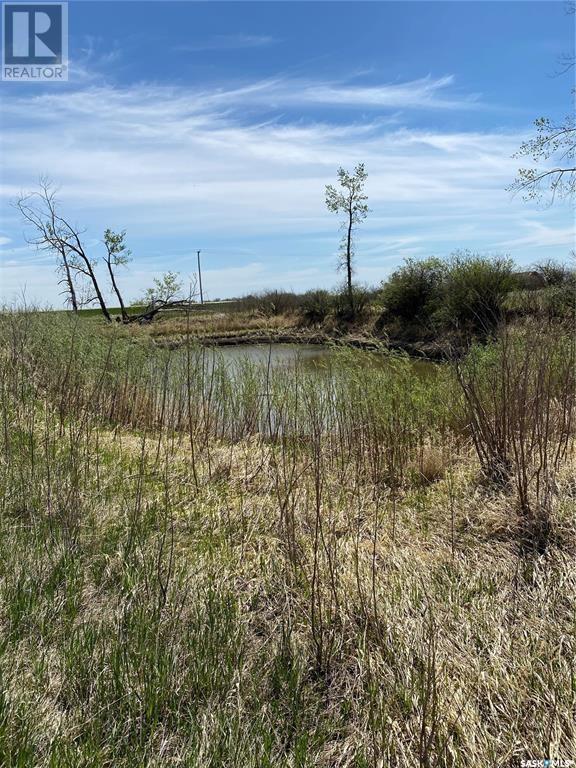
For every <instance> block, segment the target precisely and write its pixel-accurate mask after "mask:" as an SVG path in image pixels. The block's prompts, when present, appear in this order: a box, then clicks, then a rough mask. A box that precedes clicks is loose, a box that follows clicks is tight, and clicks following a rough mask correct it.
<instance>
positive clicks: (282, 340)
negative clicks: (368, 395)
mask: <svg viewBox="0 0 576 768" xmlns="http://www.w3.org/2000/svg"><path fill="white" fill-rule="evenodd" d="M192 338H193V341H194V342H195V343H197V344H201V345H203V346H207V347H230V346H240V345H244V344H321V345H324V346H329V345H332V346H333V345H336V346H345V347H353V348H355V349H363V350H367V351H371V352H378V351H386V350H396V351H401V352H405V353H406V354H408V355H410V356H411V357H415V358H420V359H422V360H434V361H441V360H447V359H448V358H449V357H451V356H453V355H454V352H455V350H454V348H453V347H451V346H449V345H447V344H442V343H441V342H425V341H414V342H409V341H405V340H401V339H387V338H377V337H367V336H359V335H358V336H355V335H353V334H347V335H342V336H334V335H330V334H326V333H322V332H318V331H288V332H286V331H284V332H278V333H274V332H238V333H234V334H227V335H224V336H222V335H205V336H194V337H192ZM157 343H159V344H161V345H162V346H166V347H169V348H170V349H176V348H178V347H181V346H182V345H183V344H185V343H186V338H185V337H178V338H171V339H163V340H162V341H161V342H160V341H157Z"/></svg>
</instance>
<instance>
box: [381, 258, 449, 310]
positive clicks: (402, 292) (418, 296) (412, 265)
mask: <svg viewBox="0 0 576 768" xmlns="http://www.w3.org/2000/svg"><path fill="white" fill-rule="evenodd" d="M445 273H446V265H445V263H444V262H442V261H441V260H440V259H436V258H429V259H424V260H423V261H416V260H415V259H406V260H405V263H404V265H403V266H402V267H399V268H398V269H397V270H396V271H395V272H393V273H392V274H391V275H390V277H389V278H388V280H387V281H386V282H385V283H384V284H383V286H382V300H383V302H384V307H385V309H384V311H385V314H386V315H391V316H394V317H400V318H401V319H402V320H420V321H424V320H428V319H429V318H430V316H431V315H432V314H433V313H434V312H435V311H436V310H437V309H438V307H439V305H440V299H441V291H442V282H443V280H444V277H445Z"/></svg>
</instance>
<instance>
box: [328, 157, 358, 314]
mask: <svg viewBox="0 0 576 768" xmlns="http://www.w3.org/2000/svg"><path fill="white" fill-rule="evenodd" d="M367 177H368V174H367V173H366V170H365V169H364V163H360V164H359V165H357V166H356V168H355V169H354V172H353V173H349V172H348V171H345V170H344V168H339V169H338V183H339V185H340V189H337V188H336V187H333V186H332V185H331V184H328V185H327V186H326V206H327V207H328V210H329V211H332V212H333V213H338V214H343V216H344V218H343V221H342V228H343V230H344V236H343V238H342V243H341V247H340V264H339V268H340V269H345V270H346V287H347V291H348V303H349V305H350V310H351V311H352V312H353V311H354V290H353V285H352V274H353V264H352V261H353V257H354V243H353V234H354V228H355V226H356V225H357V224H360V223H361V222H362V221H363V220H364V219H365V218H366V216H367V215H368V205H367V204H366V200H368V196H367V195H365V194H364V182H365V181H366V179H367Z"/></svg>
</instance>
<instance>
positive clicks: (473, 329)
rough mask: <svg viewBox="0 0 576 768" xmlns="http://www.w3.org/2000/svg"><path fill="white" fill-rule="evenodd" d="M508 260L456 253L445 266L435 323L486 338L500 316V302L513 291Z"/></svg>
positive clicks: (501, 308) (512, 267)
mask: <svg viewBox="0 0 576 768" xmlns="http://www.w3.org/2000/svg"><path fill="white" fill-rule="evenodd" d="M513 269H514V264H513V261H512V260H511V259H508V258H502V257H498V256H496V257H488V256H479V255H476V254H470V253H467V252H462V253H456V254H455V255H454V256H453V257H452V260H451V261H450V263H449V266H448V269H447V272H446V275H445V278H444V281H443V290H442V305H441V308H440V309H439V311H438V313H437V320H439V321H440V322H441V324H442V325H444V326H446V327H449V328H457V329H458V330H460V331H463V332H465V333H471V334H473V335H477V336H481V337H482V336H484V337H485V336H488V335H490V334H491V333H492V332H493V331H494V329H495V328H496V326H497V325H498V323H499V322H500V321H501V319H502V317H503V315H504V299H505V297H506V295H507V294H508V293H509V292H510V291H511V290H513V288H514V287H515V281H514V271H513Z"/></svg>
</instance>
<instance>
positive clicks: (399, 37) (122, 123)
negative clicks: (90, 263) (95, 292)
mask: <svg viewBox="0 0 576 768" xmlns="http://www.w3.org/2000/svg"><path fill="white" fill-rule="evenodd" d="M573 19H574V17H570V16H567V15H566V13H565V7H564V4H563V3H562V2H522V1H519V2H518V1H517V2H498V1H494V2H486V1H485V2H435V1H434V0H432V1H431V2H423V3H420V2H367V3H362V2H318V3H314V2H255V3H244V2H232V3H226V2H212V3H208V2H203V3H193V2H126V3H123V2H79V1H76V2H70V3H69V33H70V57H71V71H70V81H69V83H68V84H67V85H63V84H53V83H49V84H45V85H38V86H36V85H30V84H26V85H20V86H19V85H15V84H13V83H1V84H0V97H1V112H0V135H1V142H2V154H1V155H0V296H1V298H2V300H4V301H10V300H12V299H13V298H14V297H15V296H18V295H21V293H22V291H23V290H25V293H26V297H27V299H28V300H29V301H33V302H37V303H41V304H53V305H58V304H59V303H60V302H61V299H60V298H59V294H58V290H59V289H58V285H57V278H56V277H55V274H54V265H53V262H52V260H51V258H50V257H49V256H48V255H46V254H44V253H42V254H38V253H36V252H35V251H34V250H33V249H31V248H30V246H28V245H27V244H26V242H25V230H24V227H23V225H22V223H21V222H20V221H19V220H18V217H17V216H16V213H15V211H14V210H13V208H12V207H11V206H10V200H11V199H12V198H14V196H15V195H17V194H18V193H19V192H20V191H22V190H28V189H33V187H34V185H35V183H36V182H37V180H38V178H39V176H40V175H46V176H49V177H50V178H51V179H53V180H54V182H55V183H56V184H57V185H58V186H59V188H60V192H59V198H60V199H61V203H62V206H63V209H64V210H66V212H67V213H68V215H69V217H70V218H71V219H73V220H74V221H76V222H77V223H78V224H80V225H81V226H82V227H83V228H85V229H86V233H85V240H86V243H87V244H88V245H89V248H90V251H91V253H93V255H94V256H95V257H96V256H98V254H99V253H100V252H101V244H100V241H101V238H102V233H103V231H104V229H105V228H106V227H112V228H114V229H126V230H127V233H128V243H129V246H130V247H131V249H132V251H133V254H134V262H133V263H132V265H131V267H130V268H129V270H127V271H125V272H123V274H122V276H121V282H122V285H123V288H124V290H125V293H126V294H127V296H128V297H129V298H135V297H137V296H138V295H139V294H140V293H141V292H142V291H143V289H144V288H145V287H146V286H147V285H149V284H150V282H151V279H152V277H153V276H154V275H157V274H159V273H161V272H162V271H164V270H167V269H172V270H175V271H179V272H181V273H182V275H183V277H184V278H185V279H186V280H187V279H188V276H189V275H191V274H192V273H193V272H194V268H195V251H196V249H197V248H201V249H202V250H203V254H204V257H203V261H204V270H205V273H204V285H205V291H206V293H207V294H208V296H209V297H212V298H215V297H217V296H222V297H223V296H232V295H239V294H244V293H248V292H251V291H258V290H262V289H264V288H268V287H279V288H286V289H294V290H304V289H307V288H310V287H315V286H325V287H330V286H333V285H335V284H336V283H337V282H338V281H339V279H340V278H339V277H338V275H337V274H336V272H335V265H336V261H337V258H336V256H337V250H338V244H339V238H340V235H339V230H338V222H337V220H336V219H335V217H334V215H333V214H330V213H329V212H328V211H327V210H326V208H325V205H324V186H325V185H326V184H328V183H332V182H334V180H335V176H336V170H337V168H338V166H339V165H343V166H345V167H347V168H352V167H353V166H354V165H355V164H356V163H358V162H364V163H365V165H366V168H367V171H368V173H369V178H368V182H367V193H368V195H369V204H370V207H371V213H370V215H369V217H368V219H367V221H366V222H365V223H364V224H362V226H361V228H360V229H359V230H358V234H357V245H356V265H357V279H358V280H359V281H360V282H364V283H369V284H376V283H378V282H379V281H381V280H382V279H384V278H385V277H386V275H388V274H389V273H390V272H391V271H392V270H393V269H394V267H395V266H396V265H398V264H399V263H401V262H402V260H403V259H404V258H406V257H415V258H424V257H426V256H429V255H432V254H434V255H438V256H446V255H448V254H450V253H451V252H453V251H454V250H456V249H471V250H476V251H480V252H487V253H505V254H509V255H511V256H513V257H514V258H515V259H516V260H517V261H518V263H520V264H526V265H527V264H530V263H533V262H534V261H538V260H543V259H546V258H558V259H561V260H565V259H567V257H568V253H569V251H570V249H571V248H573V247H574V236H573V210H572V209H571V208H570V207H569V205H568V204H565V203H558V204H556V205H554V206H553V207H549V208H544V207H537V206H536V205H535V204H533V203H531V204H527V203H525V202H523V201H522V200H521V199H520V198H512V197H511V196H510V194H509V193H508V192H506V190H505V188H506V186H507V185H508V184H509V183H510V182H511V181H512V180H513V178H514V175H515V171H516V168H517V167H518V164H519V163H518V161H517V160H516V159H514V158H513V157H512V155H513V153H514V152H515V151H516V149H517V148H518V146H519V144H520V143H521V141H522V140H523V139H524V138H525V137H526V136H527V135H529V134H530V132H531V123H532V121H533V119H534V118H536V117H538V116H539V115H549V116H551V117H555V118H558V119H561V118H562V117H563V116H564V115H565V114H566V113H567V112H568V111H569V110H570V88H571V85H572V83H571V77H570V75H564V76H556V75H557V73H558V71H559V70H560V65H559V59H560V57H561V56H562V54H563V53H566V52H570V51H573V50H574V29H573Z"/></svg>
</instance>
